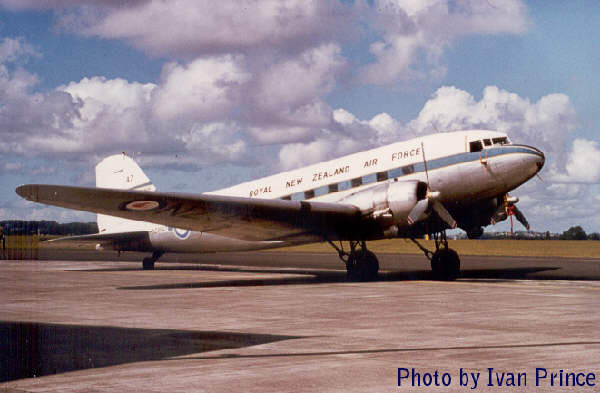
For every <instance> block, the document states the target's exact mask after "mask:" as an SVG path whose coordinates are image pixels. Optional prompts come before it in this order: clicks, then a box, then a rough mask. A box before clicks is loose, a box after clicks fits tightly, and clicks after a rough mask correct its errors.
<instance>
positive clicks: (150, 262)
mask: <svg viewBox="0 0 600 393" xmlns="http://www.w3.org/2000/svg"><path fill="white" fill-rule="evenodd" d="M142 269H144V270H153V269H154V259H152V258H150V257H147V258H144V259H143V260H142Z"/></svg>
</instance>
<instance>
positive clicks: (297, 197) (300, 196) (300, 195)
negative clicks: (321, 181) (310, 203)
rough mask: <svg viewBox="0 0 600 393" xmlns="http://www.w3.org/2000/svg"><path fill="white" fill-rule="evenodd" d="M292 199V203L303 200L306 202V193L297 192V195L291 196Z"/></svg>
mask: <svg viewBox="0 0 600 393" xmlns="http://www.w3.org/2000/svg"><path fill="white" fill-rule="evenodd" d="M290 198H291V199H292V201H302V200H304V193H303V192H297V193H295V194H292V195H291V196H290Z"/></svg>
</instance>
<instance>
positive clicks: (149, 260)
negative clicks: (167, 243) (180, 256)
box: [142, 251, 165, 270]
mask: <svg viewBox="0 0 600 393" xmlns="http://www.w3.org/2000/svg"><path fill="white" fill-rule="evenodd" d="M164 253H165V252H164V251H154V252H153V253H152V256H151V257H146V258H144V259H143V260H142V269H144V270H153V269H154V262H156V260H157V259H158V258H160V257H161V256H162V255H163V254H164Z"/></svg>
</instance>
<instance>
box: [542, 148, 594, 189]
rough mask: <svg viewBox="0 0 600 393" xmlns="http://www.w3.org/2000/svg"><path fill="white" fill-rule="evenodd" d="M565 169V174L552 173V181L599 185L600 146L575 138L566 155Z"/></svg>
mask: <svg viewBox="0 0 600 393" xmlns="http://www.w3.org/2000/svg"><path fill="white" fill-rule="evenodd" d="M565 169H566V173H565V172H564V171H554V172H553V173H552V180H554V181H556V182H560V183H600V144H599V143H598V142H597V141H590V140H587V139H584V138H576V139H575V140H574V141H573V143H572V146H571V151H570V152H569V153H568V160H567V163H566V166H565ZM565 187H569V188H571V187H574V186H573V185H565Z"/></svg>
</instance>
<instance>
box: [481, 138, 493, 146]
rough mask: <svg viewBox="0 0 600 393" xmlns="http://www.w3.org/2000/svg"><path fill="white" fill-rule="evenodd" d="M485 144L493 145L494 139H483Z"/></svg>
mask: <svg viewBox="0 0 600 393" xmlns="http://www.w3.org/2000/svg"><path fill="white" fill-rule="evenodd" d="M483 144H484V145H485V146H492V141H491V140H490V139H484V140H483Z"/></svg>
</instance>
